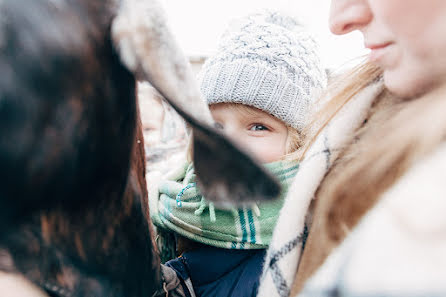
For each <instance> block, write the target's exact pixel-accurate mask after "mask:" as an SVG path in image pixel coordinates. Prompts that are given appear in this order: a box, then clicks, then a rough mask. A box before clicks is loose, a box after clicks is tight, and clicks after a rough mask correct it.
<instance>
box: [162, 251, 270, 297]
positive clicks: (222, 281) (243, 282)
mask: <svg viewBox="0 0 446 297" xmlns="http://www.w3.org/2000/svg"><path fill="white" fill-rule="evenodd" d="M265 252H266V251H265V250H228V249H221V248H214V247H203V248H200V249H197V250H194V251H190V252H186V253H184V254H183V255H182V256H181V257H179V258H176V259H173V260H170V261H169V262H167V263H166V265H167V266H169V267H171V268H173V269H174V270H175V271H176V272H177V275H178V277H179V278H180V279H182V280H186V279H188V278H190V279H191V281H192V284H193V286H194V290H195V294H196V296H197V297H229V296H232V297H255V296H256V294H257V290H258V286H259V280H260V275H261V273H262V267H263V260H264V257H265Z"/></svg>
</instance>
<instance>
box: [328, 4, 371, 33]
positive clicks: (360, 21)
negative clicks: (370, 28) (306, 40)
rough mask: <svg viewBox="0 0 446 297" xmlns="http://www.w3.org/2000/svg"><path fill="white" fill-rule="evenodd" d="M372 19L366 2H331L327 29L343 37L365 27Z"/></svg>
mask: <svg viewBox="0 0 446 297" xmlns="http://www.w3.org/2000/svg"><path fill="white" fill-rule="evenodd" d="M372 19H373V14H372V11H371V10H370V6H369V4H368V1H367V0H332V1H331V7H330V19H329V27H330V30H331V32H333V34H337V35H343V34H347V33H350V32H352V31H354V30H360V29H361V28H363V27H365V26H367V25H368V24H369V23H370V21H371V20H372Z"/></svg>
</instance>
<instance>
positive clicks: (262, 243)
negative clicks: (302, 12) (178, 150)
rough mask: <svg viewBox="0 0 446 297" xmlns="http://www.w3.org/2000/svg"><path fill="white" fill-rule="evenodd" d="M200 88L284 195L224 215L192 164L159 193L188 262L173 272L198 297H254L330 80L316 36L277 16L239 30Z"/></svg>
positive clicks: (158, 220) (159, 220)
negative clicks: (200, 185)
mask: <svg viewBox="0 0 446 297" xmlns="http://www.w3.org/2000/svg"><path fill="white" fill-rule="evenodd" d="M200 82H201V90H202V92H203V95H204V97H205V98H206V100H207V102H208V104H209V105H210V110H211V112H212V115H213V117H214V119H215V121H216V122H217V125H218V126H219V127H220V128H221V129H223V131H224V133H226V134H227V135H228V136H229V137H230V138H231V139H232V140H233V141H235V142H236V143H238V144H239V145H240V146H242V147H244V148H245V149H246V150H247V151H248V152H250V153H251V154H252V155H253V157H254V158H256V159H257V160H259V161H260V162H262V163H265V166H266V167H267V168H268V169H269V170H271V172H272V173H273V174H274V175H276V176H277V178H278V179H279V180H280V182H281V184H282V188H283V193H282V195H281V197H280V198H278V199H277V200H275V201H272V202H266V203H259V204H258V205H257V204H253V205H252V207H243V208H240V209H230V210H228V209H226V210H225V209H218V208H216V207H214V205H213V204H212V203H209V202H207V201H206V199H205V198H204V197H202V196H200V194H199V190H198V189H197V188H196V186H195V183H194V178H195V175H194V170H193V166H192V165H191V164H187V163H186V164H185V165H184V166H181V168H180V169H179V170H177V171H176V172H174V173H173V174H171V175H170V176H169V179H168V180H164V181H161V182H160V183H159V184H158V187H157V189H158V191H156V192H155V193H154V191H153V189H152V190H151V193H150V195H149V196H150V211H151V217H152V220H153V223H154V224H155V226H157V228H158V230H160V231H162V230H164V232H165V231H166V230H168V231H171V232H172V231H173V232H174V233H175V234H177V236H176V238H177V242H176V243H177V252H178V254H181V256H180V258H176V259H174V260H171V261H169V262H168V263H167V266H170V267H172V268H173V269H174V270H175V271H176V272H177V275H178V277H179V278H180V279H181V281H182V282H183V284H184V285H185V286H186V287H188V291H189V292H191V293H192V294H196V296H225V297H227V296H255V294H256V292H257V286H258V281H259V277H260V274H261V271H262V264H263V258H264V255H265V249H266V248H267V247H268V244H269V241H270V240H271V236H272V232H273V229H274V226H275V223H276V219H277V217H278V215H279V211H280V209H281V206H282V204H283V199H284V196H285V193H286V190H287V187H288V185H289V184H290V183H291V180H292V178H293V177H294V175H295V174H296V172H297V170H298V167H299V164H298V162H297V160H296V159H297V154H296V151H297V149H298V148H299V147H300V145H301V141H302V139H301V131H302V129H303V128H304V126H305V122H306V120H307V119H306V116H307V114H308V113H309V108H310V104H311V103H312V102H313V100H314V99H315V98H316V97H317V94H318V93H319V92H320V91H321V90H322V89H323V88H324V86H325V83H326V76H325V72H324V70H323V68H322V66H321V64H320V60H319V56H318V55H317V52H316V43H315V42H314V40H313V39H312V37H311V36H310V34H309V33H308V32H306V31H305V29H304V28H303V27H302V26H301V25H299V24H297V23H296V22H295V21H294V20H293V19H292V18H289V17H284V16H281V15H279V14H278V13H269V12H268V13H261V14H254V15H250V16H248V17H246V18H243V19H240V20H239V21H238V22H236V23H234V24H233V25H232V27H230V29H229V30H228V31H227V33H225V35H224V36H223V38H222V40H221V43H220V46H219V50H218V53H217V54H216V55H215V56H213V57H212V58H210V59H209V60H208V61H207V62H206V63H205V65H204V66H203V69H202V71H201V74H200ZM240 178H243V177H242V176H241V177H240ZM152 187H153V185H152ZM149 189H150V186H149ZM192 285H193V290H192V289H191V287H192ZM186 296H187V294H186Z"/></svg>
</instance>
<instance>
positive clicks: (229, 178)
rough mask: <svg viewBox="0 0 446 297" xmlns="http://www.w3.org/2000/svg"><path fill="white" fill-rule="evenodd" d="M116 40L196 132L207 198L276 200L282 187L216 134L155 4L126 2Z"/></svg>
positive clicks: (131, 65) (129, 62)
mask: <svg viewBox="0 0 446 297" xmlns="http://www.w3.org/2000/svg"><path fill="white" fill-rule="evenodd" d="M120 5H121V6H120V8H119V10H118V13H117V16H116V17H115V19H114V20H113V24H112V38H113V43H114V46H115V49H116V50H117V52H118V53H119V55H120V58H121V61H122V63H123V64H124V65H125V66H126V67H127V68H128V69H129V70H130V71H131V72H132V73H133V74H134V75H135V76H136V77H137V78H139V79H141V80H147V81H149V82H150V83H151V84H152V86H153V87H155V89H157V91H158V92H159V93H160V94H161V95H162V96H163V97H164V99H165V100H166V101H168V102H169V103H170V104H171V105H172V107H173V108H174V109H175V110H176V111H177V112H178V114H179V115H180V116H182V117H183V118H184V119H185V120H186V121H187V122H188V124H189V125H190V126H191V127H192V131H193V147H194V152H193V159H194V163H195V170H196V173H197V178H198V183H199V186H200V189H201V192H202V194H203V195H204V196H205V197H206V198H207V199H210V200H213V201H222V202H223V201H237V202H238V201H240V202H247V201H246V200H250V201H252V200H257V201H259V200H265V199H269V198H274V197H277V196H278V194H279V192H280V186H279V183H278V182H277V181H276V180H275V179H274V178H273V177H272V176H271V175H270V174H269V173H267V172H266V171H265V170H264V169H262V167H261V166H260V165H258V164H257V163H256V162H255V161H254V160H253V159H251V158H249V157H248V156H247V155H246V154H244V153H242V152H241V150H240V149H238V148H237V147H235V146H234V145H233V144H231V142H229V141H228V140H227V139H226V138H225V137H224V136H223V135H221V134H220V133H219V132H218V131H217V130H216V129H214V128H212V125H213V119H212V116H211V113H210V111H209V108H208V106H207V104H206V103H205V101H204V100H203V99H202V98H201V94H200V92H199V90H198V86H197V85H196V83H195V79H194V76H193V74H192V71H191V69H190V66H189V64H188V62H187V60H186V58H185V57H184V55H183V54H182V53H181V50H180V49H179V47H178V46H177V44H176V42H175V40H174V38H173V36H172V35H171V33H170V31H169V30H168V28H167V26H166V23H165V21H164V19H163V17H162V16H163V13H162V10H161V8H160V5H159V4H158V3H157V1H155V0H150V1H139V0H122V1H121V2H120Z"/></svg>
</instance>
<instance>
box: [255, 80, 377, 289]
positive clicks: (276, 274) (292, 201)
mask: <svg viewBox="0 0 446 297" xmlns="http://www.w3.org/2000/svg"><path fill="white" fill-rule="evenodd" d="M382 90H383V86H382V82H381V81H378V82H375V83H373V84H372V85H370V86H369V87H367V88H366V89H364V90H363V91H362V92H361V93H359V94H358V95H357V96H356V97H355V98H353V99H352V100H351V101H349V102H348V103H347V104H346V106H345V107H344V108H343V109H342V110H341V111H340V112H339V113H338V114H337V115H336V116H335V118H334V119H333V120H332V121H331V122H330V124H329V125H328V126H327V127H325V129H324V131H323V133H321V134H320V135H319V136H318V138H317V139H316V141H315V142H314V144H313V145H312V146H311V148H310V149H309V150H308V151H307V153H306V155H305V157H304V159H303V161H302V163H301V167H300V170H299V172H298V173H297V175H296V177H295V179H294V182H293V184H292V185H291V187H290V190H289V194H288V195H287V197H286V199H285V203H284V206H283V208H282V210H281V213H280V217H279V220H278V223H277V225H276V229H275V232H274V235H273V240H272V242H271V245H270V247H269V249H268V252H267V256H266V260H265V267H264V272H263V275H262V279H261V284H260V287H259V293H258V296H259V297H271V296H281V297H282V296H288V295H289V293H290V287H291V284H292V283H293V281H294V278H295V275H296V271H297V267H298V264H299V259H300V255H301V251H302V234H303V230H304V227H305V226H304V223H305V217H306V214H307V212H308V207H309V205H310V202H311V200H312V199H313V197H314V194H315V192H316V190H317V188H318V186H319V184H320V182H321V181H322V179H323V177H324V176H325V174H326V173H327V171H328V170H329V169H330V167H331V165H332V164H333V162H334V161H335V160H336V159H337V157H338V156H339V152H340V151H341V148H343V147H344V146H345V145H346V144H347V143H349V142H350V141H351V137H352V136H353V134H354V132H355V131H356V130H357V129H358V128H359V127H360V126H361V124H362V123H363V121H364V119H365V118H366V116H367V114H368V111H369V109H370V106H371V104H372V103H373V101H374V100H375V98H376V97H377V96H378V95H379V94H380V93H381V92H382ZM291 226H292V227H291Z"/></svg>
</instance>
